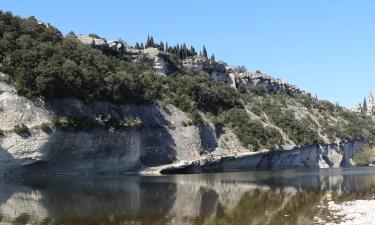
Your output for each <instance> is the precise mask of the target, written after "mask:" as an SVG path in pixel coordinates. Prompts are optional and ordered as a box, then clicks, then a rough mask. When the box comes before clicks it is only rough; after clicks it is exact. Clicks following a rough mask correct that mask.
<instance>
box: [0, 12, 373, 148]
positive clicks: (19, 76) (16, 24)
mask: <svg viewBox="0 0 375 225" xmlns="http://www.w3.org/2000/svg"><path fill="white" fill-rule="evenodd" d="M91 36H92V37H97V35H94V34H92V35H91ZM148 47H156V48H159V49H160V50H164V51H166V52H168V53H170V54H171V58H170V61H171V62H172V63H173V64H174V66H175V67H176V68H179V70H178V72H176V73H175V74H174V75H173V76H170V77H168V78H166V77H162V76H155V75H154V74H153V72H152V70H151V68H150V67H149V66H150V65H149V64H148V63H136V62H133V61H126V60H121V59H119V58H117V57H116V56H113V55H110V54H104V53H103V52H102V51H101V50H99V49H95V48H93V47H92V46H88V45H84V44H82V43H80V42H79V41H77V39H76V37H75V35H74V33H70V34H69V35H67V36H65V37H64V36H63V35H62V34H61V32H60V31H59V30H58V29H56V28H54V27H53V26H51V25H45V24H41V23H39V22H38V21H37V20H36V19H35V18H33V17H30V18H27V19H22V18H20V17H15V16H13V15H12V14H11V13H9V12H0V71H1V72H4V73H7V74H9V75H10V79H9V80H7V81H6V82H8V83H10V84H12V85H14V87H15V88H16V90H17V91H18V93H19V94H21V95H24V96H27V97H41V98H43V99H45V100H46V101H48V100H51V99H56V98H77V99H81V100H83V101H84V102H91V101H107V102H112V103H115V104H120V103H124V104H141V105H148V104H161V105H165V104H173V105H175V106H177V107H178V108H180V109H181V110H183V111H184V112H186V113H187V114H188V115H189V117H190V121H187V122H185V124H184V126H185V125H186V126H190V125H198V124H202V123H205V122H207V118H209V119H210V120H212V122H215V123H216V124H217V125H221V126H225V127H228V128H230V129H232V130H233V132H234V133H235V134H236V135H237V136H238V138H239V139H240V141H241V142H242V143H243V145H244V146H246V147H248V148H249V149H252V150H254V151H257V150H260V149H263V148H267V149H274V148H275V147H276V146H278V145H280V144H282V143H284V141H285V140H284V138H283V136H285V137H287V138H289V139H290V140H292V141H293V142H295V143H296V144H299V145H309V144H317V143H323V142H327V140H328V141H329V142H333V141H336V140H337V139H341V140H355V139H364V140H366V141H367V142H368V143H369V144H371V145H373V144H375V125H374V122H373V121H371V120H370V119H369V118H367V117H366V116H364V115H361V116H359V115H356V114H354V113H351V112H349V111H347V110H345V109H343V108H341V107H340V106H338V105H333V104H331V103H329V102H326V101H318V100H317V99H314V98H312V97H310V96H307V95H300V96H293V97H291V96H289V95H287V94H281V93H274V94H269V93H265V92H264V90H263V89H262V88H252V89H248V88H246V87H245V86H244V85H243V84H241V83H238V88H237V90H235V89H233V88H231V87H229V86H223V85H220V84H219V83H217V82H215V81H214V80H213V79H212V78H211V77H210V76H209V75H208V74H206V73H203V72H197V71H190V70H187V69H186V68H183V67H182V66H181V61H182V59H184V58H187V57H195V56H196V55H197V53H196V51H195V49H194V48H193V47H190V48H188V47H187V46H186V44H182V45H176V46H173V47H172V46H169V45H168V43H165V44H164V43H163V42H160V43H159V44H157V43H155V41H154V39H153V37H151V36H149V37H148V40H147V42H146V45H143V43H141V44H136V48H142V49H143V48H148ZM201 54H202V57H205V58H207V57H208V56H207V50H206V48H205V46H204V47H203V50H202V53H201ZM214 58H215V57H214V56H212V59H214ZM236 71H238V72H245V71H246V68H245V67H239V68H237V69H236ZM257 72H258V73H261V72H260V71H257ZM53 125H54V126H55V127H57V128H59V129H91V128H101V129H103V128H104V129H107V130H109V131H114V130H116V129H127V128H142V127H143V126H144V124H143V122H142V121H141V120H140V119H138V118H132V117H128V118H113V117H111V116H110V115H102V116H98V117H97V118H68V117H57V118H56V119H55V120H54V124H53ZM168 126H169V127H170V129H174V125H168ZM41 129H42V130H43V131H44V132H46V133H47V132H49V130H50V129H51V128H50V127H49V126H48V125H43V126H41ZM14 130H15V132H16V133H19V134H23V133H24V132H25V131H26V130H28V129H27V127H26V126H22V125H19V126H17V127H15V128H14Z"/></svg>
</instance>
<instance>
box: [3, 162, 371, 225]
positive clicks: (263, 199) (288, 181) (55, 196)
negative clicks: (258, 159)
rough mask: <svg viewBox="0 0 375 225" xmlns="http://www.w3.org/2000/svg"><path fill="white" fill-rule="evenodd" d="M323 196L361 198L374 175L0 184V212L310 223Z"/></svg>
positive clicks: (123, 220) (42, 217)
mask: <svg viewBox="0 0 375 225" xmlns="http://www.w3.org/2000/svg"><path fill="white" fill-rule="evenodd" d="M327 193H331V194H332V196H333V198H334V200H335V201H344V200H352V199H356V198H363V199H366V198H369V197H371V196H373V195H374V194H375V170H374V169H352V170H337V171H334V170H325V171H320V172H319V171H279V172H265V171H259V172H243V173H225V174H197V175H173V176H155V177H139V176H86V177H66V176H64V177H44V178H43V177H41V178H35V177H34V178H32V179H21V180H14V181H8V182H2V183H0V215H1V217H2V220H3V221H7V222H9V221H10V222H14V221H16V220H20V221H26V220H27V222H28V223H31V224H33V223H40V222H43V221H44V222H46V221H49V222H50V223H52V224H194V225H197V224H275V225H276V224H312V220H313V217H314V216H315V215H316V214H317V213H319V210H318V209H317V208H316V206H317V205H318V204H320V202H321V201H323V200H324V196H325V195H326V194H327Z"/></svg>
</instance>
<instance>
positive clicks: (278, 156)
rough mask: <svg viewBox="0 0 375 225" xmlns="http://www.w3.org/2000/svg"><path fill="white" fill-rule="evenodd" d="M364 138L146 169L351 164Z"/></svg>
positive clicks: (216, 169) (175, 170)
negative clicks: (361, 139)
mask: <svg viewBox="0 0 375 225" xmlns="http://www.w3.org/2000/svg"><path fill="white" fill-rule="evenodd" d="M363 147H364V143H363V142H362V141H353V142H343V143H341V144H325V145H312V146H307V147H298V148H295V149H292V150H277V151H272V152H260V153H244V154H235V155H230V154H228V155H226V156H220V157H205V158H200V159H197V160H190V161H183V162H178V163H175V164H171V165H165V166H161V167H156V168H149V169H148V170H146V171H145V173H162V174H173V173H201V172H228V171H243V170H269V169H271V170H275V169H292V168H301V169H318V168H339V167H351V166H352V162H351V159H352V158H353V156H354V154H355V153H357V152H360V151H362V150H363Z"/></svg>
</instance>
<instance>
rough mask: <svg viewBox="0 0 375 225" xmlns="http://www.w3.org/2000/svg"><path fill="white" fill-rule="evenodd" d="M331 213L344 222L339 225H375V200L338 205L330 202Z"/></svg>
mask: <svg viewBox="0 0 375 225" xmlns="http://www.w3.org/2000/svg"><path fill="white" fill-rule="evenodd" d="M328 209H329V211H330V212H331V213H332V214H333V215H334V216H336V217H339V218H341V220H342V222H340V223H332V224H331V225H333V224H339V225H373V224H375V214H374V211H375V200H356V201H350V202H344V203H341V204H336V203H334V202H329V204H328Z"/></svg>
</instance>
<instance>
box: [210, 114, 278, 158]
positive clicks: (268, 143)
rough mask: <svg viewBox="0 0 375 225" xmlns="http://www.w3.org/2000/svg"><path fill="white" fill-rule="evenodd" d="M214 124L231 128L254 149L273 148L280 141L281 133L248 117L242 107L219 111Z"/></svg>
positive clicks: (243, 141) (245, 143)
mask: <svg viewBox="0 0 375 225" xmlns="http://www.w3.org/2000/svg"><path fill="white" fill-rule="evenodd" d="M216 124H217V125H222V126H224V125H225V126H228V127H230V128H232V129H233V131H234V133H235V134H236V136H237V137H238V138H239V140H240V141H241V142H242V143H243V144H244V146H246V147H248V148H249V149H252V150H254V151H257V150H260V149H262V148H268V149H273V148H274V147H275V146H276V145H279V144H281V142H282V137H281V134H280V132H279V131H278V130H277V129H275V128H272V127H268V126H264V125H263V124H262V123H261V122H260V121H257V120H252V119H250V118H249V115H248V114H247V112H246V110H244V109H240V108H233V109H230V110H228V111H225V112H223V113H221V114H220V115H219V116H218V118H217V120H216Z"/></svg>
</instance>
